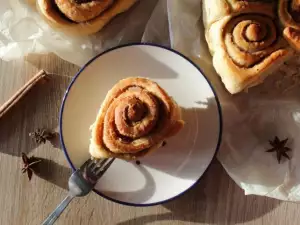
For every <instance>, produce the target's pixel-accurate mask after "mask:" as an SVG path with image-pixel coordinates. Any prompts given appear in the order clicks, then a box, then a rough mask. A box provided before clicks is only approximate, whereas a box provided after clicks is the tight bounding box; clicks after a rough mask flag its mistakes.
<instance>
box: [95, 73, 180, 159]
mask: <svg viewBox="0 0 300 225" xmlns="http://www.w3.org/2000/svg"><path fill="white" fill-rule="evenodd" d="M180 117H181V116H180V110H179V107H178V106H177V104H176V103H175V102H174V101H173V100H172V98H170V97H169V96H168V94H167V93H166V92H165V91H164V90H163V89H162V88H161V87H160V86H158V84H157V83H155V82H153V81H151V80H149V79H145V78H127V79H124V80H121V81H120V82H118V83H117V84H116V85H115V86H114V87H113V88H112V89H111V90H110V91H109V93H108V94H107V97H106V99H105V100H104V102H103V104H102V106H101V109H100V112H99V114H98V117H97V120H96V123H95V125H94V127H93V130H92V140H93V141H94V143H95V144H96V145H97V149H98V151H100V154H101V153H103V154H102V155H110V156H113V157H120V158H123V157H124V154H125V155H126V154H133V155H136V154H137V155H139V153H140V152H143V151H147V150H149V149H151V148H153V147H159V145H161V144H162V142H163V141H164V140H165V139H166V138H168V137H170V136H173V135H175V134H176V133H177V132H178V131H179V130H180V129H181V128H182V127H183V124H184V123H183V121H182V120H181V118H180ZM101 151H102V152H101ZM90 152H91V154H92V156H94V157H96V158H97V156H99V154H97V153H96V152H95V149H93V150H92V151H90Z"/></svg>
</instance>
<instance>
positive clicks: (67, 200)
mask: <svg viewBox="0 0 300 225" xmlns="http://www.w3.org/2000/svg"><path fill="white" fill-rule="evenodd" d="M73 198H74V196H71V195H68V196H67V197H66V198H65V199H64V200H63V201H62V202H61V203H60V204H59V205H58V206H57V207H56V209H55V210H54V211H53V212H52V213H51V214H50V215H49V216H48V217H47V219H46V220H45V221H44V222H43V225H51V224H54V223H55V221H56V220H57V219H58V217H59V216H60V215H61V214H62V212H63V211H64V210H65V208H66V207H67V206H68V205H69V203H70V202H71V201H72V199H73Z"/></svg>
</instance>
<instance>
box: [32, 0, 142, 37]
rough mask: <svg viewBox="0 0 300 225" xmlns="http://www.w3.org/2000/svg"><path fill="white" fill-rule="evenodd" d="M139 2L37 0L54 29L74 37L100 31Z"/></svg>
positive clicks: (116, 0) (43, 14) (118, 0)
mask: <svg viewBox="0 0 300 225" xmlns="http://www.w3.org/2000/svg"><path fill="white" fill-rule="evenodd" d="M137 1H138V0H36V2H37V9H38V12H39V13H40V14H41V15H42V16H43V18H44V19H45V20H46V22H48V24H49V25H50V26H51V27H53V28H54V29H59V30H60V31H61V32H64V33H67V34H72V35H74V34H75V35H89V34H94V33H96V32H98V31H100V30H101V29H102V28H103V27H104V26H105V25H106V24H108V23H109V22H110V21H111V20H112V19H113V18H114V17H116V16H117V15H119V14H121V13H124V12H125V11H127V10H129V9H130V8H131V7H132V6H133V5H134V4H135V3H136V2H137Z"/></svg>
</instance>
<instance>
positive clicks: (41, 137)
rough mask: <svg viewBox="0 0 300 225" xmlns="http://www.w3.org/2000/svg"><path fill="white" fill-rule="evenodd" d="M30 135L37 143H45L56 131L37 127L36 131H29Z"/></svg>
mask: <svg viewBox="0 0 300 225" xmlns="http://www.w3.org/2000/svg"><path fill="white" fill-rule="evenodd" d="M29 136H30V137H31V138H32V139H33V140H34V141H35V142H36V143H37V144H42V143H43V144H45V143H46V141H47V140H50V139H52V138H53V137H54V133H52V132H51V131H49V130H46V129H37V130H36V131H34V132H31V133H29Z"/></svg>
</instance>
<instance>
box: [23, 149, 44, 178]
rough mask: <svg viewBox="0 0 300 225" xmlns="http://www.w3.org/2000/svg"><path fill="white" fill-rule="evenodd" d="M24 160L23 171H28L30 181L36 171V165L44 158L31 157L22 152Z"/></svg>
mask: <svg viewBox="0 0 300 225" xmlns="http://www.w3.org/2000/svg"><path fill="white" fill-rule="evenodd" d="M22 161H23V168H22V173H27V176H28V179H29V181H30V180H31V178H32V174H33V173H34V172H35V171H34V166H35V165H36V164H38V163H40V162H41V161H42V160H40V159H37V158H35V157H30V158H28V156H27V155H26V154H25V153H23V152H22Z"/></svg>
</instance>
